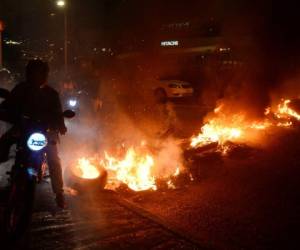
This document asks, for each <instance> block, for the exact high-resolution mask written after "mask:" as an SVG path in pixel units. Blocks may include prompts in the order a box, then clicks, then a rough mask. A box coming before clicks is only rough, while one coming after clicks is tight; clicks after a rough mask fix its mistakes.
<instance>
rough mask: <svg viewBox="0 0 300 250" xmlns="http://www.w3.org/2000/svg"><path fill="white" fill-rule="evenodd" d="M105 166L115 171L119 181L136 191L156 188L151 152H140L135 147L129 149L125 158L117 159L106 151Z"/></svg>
mask: <svg viewBox="0 0 300 250" xmlns="http://www.w3.org/2000/svg"><path fill="white" fill-rule="evenodd" d="M102 164H103V165H104V168H105V169H107V170H109V171H113V172H114V173H115V177H116V179H117V180H118V181H120V182H122V183H124V184H126V185H127V186H128V187H129V188H130V189H132V190H134V191H143V190H149V189H152V190H156V189H157V187H156V184H155V177H154V176H153V174H152V170H153V168H154V164H155V163H154V158H153V157H152V156H151V155H149V154H142V153H141V154H138V153H137V152H136V150H135V149H134V148H130V149H128V151H127V152H126V154H125V157H124V158H123V159H116V158H114V157H112V156H110V155H108V153H107V152H105V161H104V162H102Z"/></svg>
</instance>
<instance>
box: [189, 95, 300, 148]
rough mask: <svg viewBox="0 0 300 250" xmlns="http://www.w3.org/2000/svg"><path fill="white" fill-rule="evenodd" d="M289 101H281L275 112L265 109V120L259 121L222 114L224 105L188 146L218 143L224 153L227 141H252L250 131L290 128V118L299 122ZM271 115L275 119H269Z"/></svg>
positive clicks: (242, 116) (215, 110)
mask: <svg viewBox="0 0 300 250" xmlns="http://www.w3.org/2000/svg"><path fill="white" fill-rule="evenodd" d="M290 104H291V100H289V99H282V100H281V102H280V103H279V104H278V105H277V106H276V108H275V110H272V109H271V107H267V108H266V109H265V112H264V115H265V118H264V119H262V120H261V121H249V120H248V119H247V118H246V115H245V114H246V113H245V114H234V113H230V112H224V104H221V105H219V106H218V107H217V108H215V109H214V116H213V117H212V118H211V119H209V120H208V122H207V123H206V124H204V125H203V127H202V128H201V131H200V133H199V134H198V135H196V136H194V137H192V138H191V143H190V146H191V147H193V148H197V147H202V146H205V145H208V144H210V143H218V145H219V149H220V150H221V151H222V152H223V153H226V152H227V151H228V147H226V146H224V144H225V143H226V142H228V141H232V142H241V141H247V140H248V141H250V140H252V139H253V138H252V133H251V132H252V131H253V130H254V131H262V130H266V129H269V128H271V127H285V128H288V127H291V126H292V125H293V121H292V120H291V118H294V119H296V120H299V121H300V114H298V113H297V112H296V111H295V110H294V109H292V108H291V107H290V106H289V105H290ZM271 114H273V115H274V117H275V118H276V119H275V120H274V119H271V118H270V117H269V116H270V115H271Z"/></svg>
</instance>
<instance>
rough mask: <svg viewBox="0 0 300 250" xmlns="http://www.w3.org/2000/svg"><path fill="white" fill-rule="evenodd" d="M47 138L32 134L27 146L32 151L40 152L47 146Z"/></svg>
mask: <svg viewBox="0 0 300 250" xmlns="http://www.w3.org/2000/svg"><path fill="white" fill-rule="evenodd" d="M47 143H48V142H47V138H46V136H45V135H44V134H42V133H34V134H32V135H30V136H29V138H28V140H27V146H28V148H29V149H30V150H32V151H40V150H42V149H43V148H45V147H46V146H47Z"/></svg>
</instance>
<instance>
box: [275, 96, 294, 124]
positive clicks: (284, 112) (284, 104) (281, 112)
mask: <svg viewBox="0 0 300 250" xmlns="http://www.w3.org/2000/svg"><path fill="white" fill-rule="evenodd" d="M290 103H291V100H289V99H286V100H284V99H282V100H281V102H280V103H279V104H278V106H277V112H275V115H276V117H277V118H279V119H281V118H288V117H293V118H295V119H297V120H300V114H298V113H297V112H296V111H295V110H293V109H292V108H290V107H289V104H290Z"/></svg>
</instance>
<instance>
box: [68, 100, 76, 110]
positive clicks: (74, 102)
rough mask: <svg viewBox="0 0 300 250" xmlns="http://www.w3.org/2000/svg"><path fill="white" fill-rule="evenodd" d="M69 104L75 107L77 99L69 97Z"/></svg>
mask: <svg viewBox="0 0 300 250" xmlns="http://www.w3.org/2000/svg"><path fill="white" fill-rule="evenodd" d="M69 106H70V107H73V108H74V107H76V106H77V100H76V99H70V100H69Z"/></svg>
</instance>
